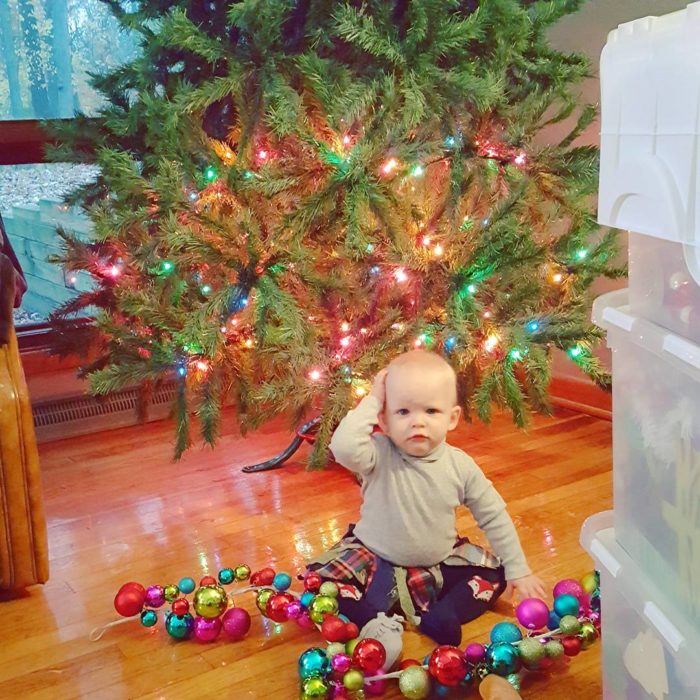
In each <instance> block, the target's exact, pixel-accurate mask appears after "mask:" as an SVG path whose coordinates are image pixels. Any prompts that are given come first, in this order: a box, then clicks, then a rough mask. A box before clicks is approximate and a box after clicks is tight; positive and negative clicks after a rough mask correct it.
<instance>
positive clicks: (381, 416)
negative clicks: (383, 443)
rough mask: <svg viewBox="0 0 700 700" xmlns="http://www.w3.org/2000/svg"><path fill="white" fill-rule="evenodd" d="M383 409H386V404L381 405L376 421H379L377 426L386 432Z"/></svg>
mask: <svg viewBox="0 0 700 700" xmlns="http://www.w3.org/2000/svg"><path fill="white" fill-rule="evenodd" d="M384 411H386V406H382V410H381V411H379V415H378V416H377V422H378V423H379V427H380V428H381V429H382V432H384V433H386V432H387V430H388V428H387V424H386V416H385V415H384Z"/></svg>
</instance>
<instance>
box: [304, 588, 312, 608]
mask: <svg viewBox="0 0 700 700" xmlns="http://www.w3.org/2000/svg"><path fill="white" fill-rule="evenodd" d="M314 595H315V594H314V593H312V592H311V591H306V593H302V595H301V604H302V605H303V606H304V607H305V608H308V607H309V603H311V601H312V600H313V599H314Z"/></svg>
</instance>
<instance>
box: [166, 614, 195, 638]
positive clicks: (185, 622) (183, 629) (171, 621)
mask: <svg viewBox="0 0 700 700" xmlns="http://www.w3.org/2000/svg"><path fill="white" fill-rule="evenodd" d="M165 629H166V631H167V633H168V634H169V635H170V636H171V637H175V639H188V638H189V637H190V636H191V635H192V630H193V629H194V618H193V617H192V615H190V613H186V614H185V615H176V614H175V613H168V614H167V615H166V617H165Z"/></svg>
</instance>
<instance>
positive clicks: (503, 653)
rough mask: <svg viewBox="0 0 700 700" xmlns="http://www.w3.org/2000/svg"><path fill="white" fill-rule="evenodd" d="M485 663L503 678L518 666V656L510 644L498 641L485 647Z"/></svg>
mask: <svg viewBox="0 0 700 700" xmlns="http://www.w3.org/2000/svg"><path fill="white" fill-rule="evenodd" d="M486 663H487V665H488V667H489V668H490V669H491V670H492V671H493V672H494V673H496V674H497V675H499V676H503V677H504V678H505V677H506V676H508V675H510V674H511V673H515V672H516V671H517V670H518V669H519V668H520V656H519V655H518V650H517V649H516V647H514V646H513V645H512V644H509V643H508V642H498V643H497V644H490V645H489V646H488V647H487V648H486Z"/></svg>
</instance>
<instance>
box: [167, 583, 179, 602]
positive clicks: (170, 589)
mask: <svg viewBox="0 0 700 700" xmlns="http://www.w3.org/2000/svg"><path fill="white" fill-rule="evenodd" d="M163 594H164V595H165V600H167V601H168V603H172V602H173V601H174V600H176V599H177V598H179V597H180V589H179V588H178V587H177V586H176V585H175V584H174V583H169V584H168V585H167V586H164V587H163Z"/></svg>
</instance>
